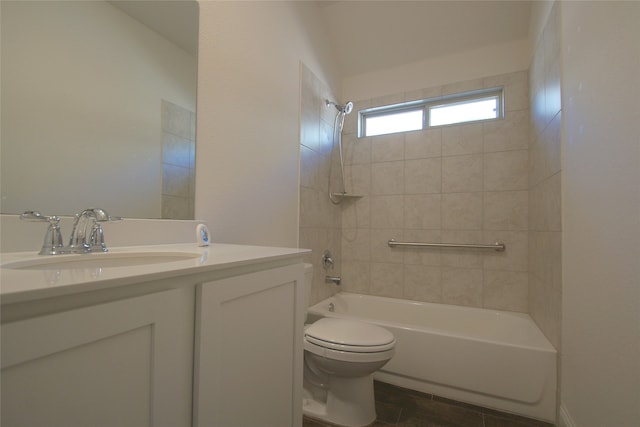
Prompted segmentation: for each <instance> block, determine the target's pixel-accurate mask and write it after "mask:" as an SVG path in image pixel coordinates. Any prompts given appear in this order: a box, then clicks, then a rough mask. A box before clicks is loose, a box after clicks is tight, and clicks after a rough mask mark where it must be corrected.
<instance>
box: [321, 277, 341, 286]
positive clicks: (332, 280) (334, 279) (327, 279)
mask: <svg viewBox="0 0 640 427" xmlns="http://www.w3.org/2000/svg"><path fill="white" fill-rule="evenodd" d="M324 281H325V282H326V283H335V284H336V285H339V284H340V283H341V282H342V277H340V276H324Z"/></svg>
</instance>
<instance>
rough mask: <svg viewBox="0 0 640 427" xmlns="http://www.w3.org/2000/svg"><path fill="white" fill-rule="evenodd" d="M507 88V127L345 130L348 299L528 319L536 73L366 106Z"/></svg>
mask: <svg viewBox="0 0 640 427" xmlns="http://www.w3.org/2000/svg"><path fill="white" fill-rule="evenodd" d="M503 85H504V87H505V111H506V114H505V118H504V120H496V121H491V122H486V123H470V124H462V125H452V126H445V127H441V128H436V129H430V130H425V131H416V132H408V133H398V134H393V135H385V136H376V137H368V138H361V139H358V138H357V136H356V129H357V114H351V115H350V116H347V121H346V122H345V138H344V143H345V144H344V145H345V162H346V172H347V173H346V176H347V191H350V192H353V193H358V194H361V195H363V196H364V197H363V198H361V199H359V200H356V201H353V202H350V203H349V204H344V205H343V206H342V226H343V228H342V253H343V266H342V267H343V286H342V287H343V289H344V290H346V291H353V292H359V293H367V294H372V295H382V296H392V297H398V298H407V299H412V300H418V301H430V302H442V303H448V304H459V305H470V306H476V307H487V308H498V309H505V310H513V311H520V312H526V311H527V310H528V304H529V302H528V274H527V270H528V265H529V263H528V254H527V252H528V250H529V243H528V238H529V235H528V230H529V223H530V221H529V207H528V204H529V192H528V189H529V170H530V162H529V151H528V146H529V134H530V129H529V89H528V72H527V71H522V72H517V73H511V74H505V75H500V76H493V77H489V78H485V79H478V80H471V81H465V82H460V83H456V84H452V85H447V86H443V87H437V88H428V89H419V90H416V91H412V92H410V93H405V94H394V95H391V96H389V97H383V98H378V99H368V100H362V101H357V102H356V103H355V104H356V111H357V110H358V109H362V108H368V107H373V106H380V105H388V104H393V103H397V102H401V101H403V100H415V99H425V98H428V97H433V96H438V95H441V94H450V93H456V92H460V91H467V90H474V89H482V88H489V87H497V86H503ZM391 238H395V239H396V240H405V241H423V242H443V241H446V242H460V243H493V242H494V241H495V240H497V239H500V240H503V241H504V242H505V243H506V245H507V251H506V252H504V253H498V252H494V251H488V252H478V251H472V250H460V249H454V250H451V249H415V248H393V249H392V248H389V247H388V246H387V241H388V240H389V239H391Z"/></svg>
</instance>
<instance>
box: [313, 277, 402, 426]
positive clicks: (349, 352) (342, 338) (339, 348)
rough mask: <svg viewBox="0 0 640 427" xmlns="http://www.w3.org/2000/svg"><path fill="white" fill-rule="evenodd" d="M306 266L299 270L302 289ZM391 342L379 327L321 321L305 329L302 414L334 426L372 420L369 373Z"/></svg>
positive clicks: (383, 359)
mask: <svg viewBox="0 0 640 427" xmlns="http://www.w3.org/2000/svg"><path fill="white" fill-rule="evenodd" d="M312 268H313V267H311V266H310V265H307V266H305V279H306V280H305V282H308V283H305V287H308V291H310V288H311V277H312V274H311V273H310V272H312ZM395 342H396V341H395V338H394V336H393V334H392V333H391V332H389V331H388V330H386V329H384V328H381V327H379V326H376V325H373V324H370V323H365V322H360V321H355V320H347V319H338V318H322V319H320V320H318V321H316V322H315V323H312V324H310V325H306V326H305V332H304V345H303V346H304V386H303V406H302V411H303V413H304V415H306V416H308V417H310V418H314V419H316V420H321V421H324V422H328V423H332V424H336V425H339V426H348V427H362V426H368V425H370V424H371V423H373V422H374V421H375V419H376V410H375V400H374V396H373V373H374V372H375V371H376V370H378V369H380V368H381V367H382V366H384V365H385V364H386V363H387V362H388V361H389V360H390V359H391V357H392V356H393V353H394V347H395Z"/></svg>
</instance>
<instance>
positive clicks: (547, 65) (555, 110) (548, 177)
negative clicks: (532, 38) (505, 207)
mask: <svg viewBox="0 0 640 427" xmlns="http://www.w3.org/2000/svg"><path fill="white" fill-rule="evenodd" d="M559 20H560V16H559V10H558V3H557V2H556V3H555V5H554V6H553V7H552V9H551V11H550V13H549V17H548V18H547V22H546V24H545V26H544V29H543V31H542V34H541V36H540V38H539V40H538V42H537V44H536V48H535V51H534V52H533V58H532V61H531V68H530V76H529V88H530V93H531V101H530V103H531V106H530V109H531V129H530V133H529V138H530V139H529V314H530V315H531V317H533V319H534V320H535V321H536V323H537V324H538V326H539V327H540V329H541V330H542V332H544V334H545V335H546V336H547V338H548V339H549V341H550V342H551V344H553V345H554V347H555V348H556V349H558V350H561V346H560V343H561V340H560V329H561V328H560V325H561V301H562V291H561V288H562V283H561V282H562V266H561V262H562V260H561V252H562V217H561V167H562V166H561V165H562V163H561V162H562V160H561V158H562V151H561V150H562V106H561V93H560V88H561V81H560V35H559V34H560V31H559V25H560V24H559Z"/></svg>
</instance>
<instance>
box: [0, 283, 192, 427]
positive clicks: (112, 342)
mask: <svg viewBox="0 0 640 427" xmlns="http://www.w3.org/2000/svg"><path fill="white" fill-rule="evenodd" d="M193 315H194V313H193V292H192V291H189V290H184V289H180V290H171V291H165V292H159V293H155V294H151V295H146V296H143V297H138V298H130V299H126V300H121V301H115V302H110V303H106V304H100V305H97V306H91V307H85V308H80V309H75V310H70V311H66V312H61V313H56V314H52V315H47V316H41V317H37V318H32V319H28V320H22V321H18V322H13V323H7V324H4V325H2V425H3V426H8V427H9V426H30V427H37V426H54V425H60V426H65V427H73V426H88V425H91V426H114V425H117V426H188V425H190V421H191V417H190V406H191V399H190V396H191V394H190V389H191V384H192V381H191V371H192V369H191V368H192V362H191V360H192V359H191V356H192V350H191V349H192V343H193V341H192V337H193V335H192V330H193V318H194V317H193Z"/></svg>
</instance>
